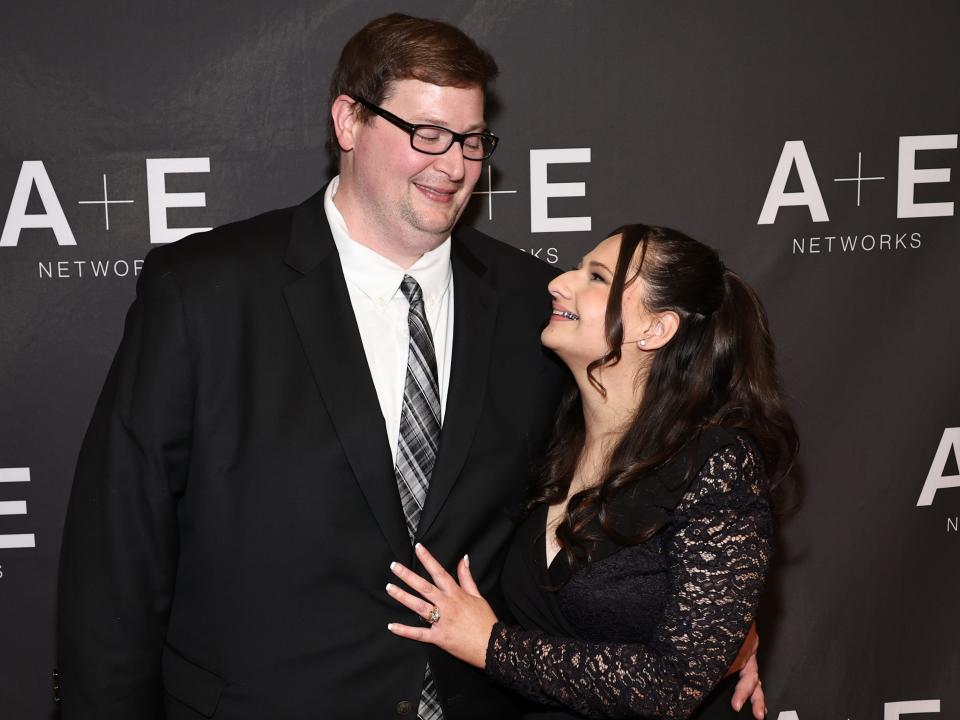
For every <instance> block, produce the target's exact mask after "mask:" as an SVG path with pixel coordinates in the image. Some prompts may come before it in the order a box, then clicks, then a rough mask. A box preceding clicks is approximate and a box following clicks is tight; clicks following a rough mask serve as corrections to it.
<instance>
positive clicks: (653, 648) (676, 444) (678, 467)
mask: <svg viewBox="0 0 960 720" xmlns="http://www.w3.org/2000/svg"><path fill="white" fill-rule="evenodd" d="M549 291H550V294H551V295H552V296H553V299H554V303H553V312H552V316H551V319H550V323H549V324H548V325H547V327H546V328H545V329H544V331H543V334H542V336H541V339H542V341H543V344H544V345H545V346H547V347H548V348H550V349H551V350H553V351H554V352H555V353H556V354H557V355H558V356H559V357H560V358H561V359H562V360H563V361H564V362H565V363H566V364H567V366H568V367H569V368H570V370H571V373H572V376H573V379H574V380H575V387H573V388H571V390H570V392H569V393H568V394H567V395H566V397H565V398H564V401H563V402H562V404H561V409H560V413H559V417H558V420H557V424H556V428H555V432H554V435H553V439H552V443H551V447H550V449H549V451H548V454H547V459H546V463H545V469H544V472H543V473H542V477H541V480H540V482H539V484H538V486H537V487H535V488H534V490H533V493H532V495H531V497H530V499H529V501H528V504H527V508H526V510H527V514H526V517H525V519H524V521H523V523H522V524H521V525H520V527H519V528H518V531H517V533H516V536H515V537H514V540H513V542H512V545H511V548H510V551H509V553H508V556H507V560H506V564H505V566H504V571H503V577H502V587H503V592H504V595H505V596H506V599H507V601H508V603H509V604H510V607H511V610H512V611H513V614H514V616H515V618H516V619H517V620H518V621H519V623H520V624H519V625H506V624H504V623H501V622H499V621H498V620H497V618H496V617H495V616H494V613H493V611H492V610H491V608H490V606H489V605H488V604H487V603H486V601H484V600H483V598H482V597H480V594H479V592H478V591H477V587H476V585H475V584H474V582H473V580H472V578H471V576H470V571H469V560H468V558H466V557H465V558H463V560H462V561H461V562H460V563H459V566H458V568H457V570H458V577H459V584H458V583H457V581H455V580H454V579H453V578H452V577H450V576H449V575H448V574H447V573H446V572H445V571H444V570H443V568H442V567H441V566H440V565H439V564H438V563H437V562H436V561H435V560H434V559H433V558H432V557H431V556H430V555H429V552H427V550H426V549H425V548H423V547H419V546H418V548H417V556H418V558H419V559H420V560H421V562H422V563H423V565H424V567H425V568H426V569H427V571H428V572H430V574H431V576H432V578H433V583H430V582H428V581H426V580H425V579H423V578H421V577H419V576H418V575H416V574H414V573H413V572H412V571H410V570H408V569H406V568H404V567H402V566H400V565H399V564H397V563H394V565H393V566H392V569H393V571H394V572H395V573H396V575H397V576H398V577H399V578H400V579H402V580H403V581H404V582H405V583H406V584H407V585H408V586H409V587H411V588H412V589H413V590H414V591H416V592H417V593H419V597H418V596H416V595H413V594H410V593H408V592H406V591H404V590H402V589H401V588H399V587H396V586H394V585H389V586H388V592H389V593H390V595H391V596H392V597H393V598H394V599H396V600H398V601H399V602H400V603H402V604H403V605H405V606H406V607H408V608H410V609H411V610H413V611H414V612H416V613H418V614H419V615H420V616H421V617H423V618H425V619H426V620H427V621H428V622H430V623H431V627H429V628H411V627H407V626H404V625H399V624H391V625H390V630H391V631H392V632H394V633H396V634H397V635H401V636H403V637H408V638H412V639H416V640H421V641H424V642H430V643H434V644H436V645H437V646H439V647H441V648H443V649H444V650H446V651H448V652H450V653H451V654H453V655H455V656H456V657H458V658H460V659H461V660H464V661H466V662H469V663H471V664H473V665H475V666H476V667H480V668H484V669H485V671H486V673H487V674H488V675H489V676H490V677H492V678H493V679H494V680H496V681H498V682H500V683H502V684H503V685H505V686H507V687H509V688H511V689H512V690H514V691H516V692H518V693H520V694H521V695H523V696H525V697H526V698H528V699H529V700H531V701H533V702H534V703H536V704H537V707H538V709H533V710H531V716H540V717H555V718H561V717H570V718H572V717H634V716H637V715H641V716H646V717H670V718H675V717H679V718H684V717H689V716H691V715H695V716H696V717H698V718H706V717H710V718H716V717H724V716H726V715H727V714H733V711H732V710H731V709H729V707H728V705H727V702H726V695H727V694H728V693H729V691H730V690H732V682H733V679H732V678H731V679H730V680H727V681H724V682H723V683H721V679H722V677H723V674H724V670H725V669H726V668H727V667H728V665H729V664H730V661H731V660H732V659H733V658H734V656H735V655H736V654H737V650H738V648H739V647H740V645H741V643H742V641H743V639H744V636H745V635H746V633H747V630H748V628H749V627H750V624H751V622H752V620H753V617H754V615H755V613H756V607H757V603H758V600H759V596H760V592H761V589H762V586H763V580H764V577H765V574H766V571H767V567H768V564H769V559H770V553H771V540H772V534H773V533H772V523H771V513H770V505H769V502H768V496H769V491H770V488H771V486H772V485H773V484H775V483H776V482H777V481H779V480H780V479H781V478H782V477H784V476H785V475H786V474H787V472H788V470H789V468H790V465H791V463H792V461H793V458H794V457H795V455H796V451H797V437H796V433H795V430H794V425H793V421H792V420H791V418H790V416H789V414H788V413H787V412H786V410H785V407H784V401H783V395H782V393H781V390H780V387H779V382H778V379H777V372H776V364H775V359H774V351H773V344H772V342H771V339H770V335H769V332H768V330H767V322H766V316H765V313H764V311H763V308H762V306H761V304H760V301H759V299H758V298H757V296H756V294H755V293H754V292H753V290H751V289H750V288H749V287H748V286H747V285H746V284H745V283H744V282H743V280H741V279H740V277H739V276H738V275H736V274H735V273H733V272H731V271H730V270H727V269H726V268H725V267H724V265H723V263H722V262H721V261H720V258H719V256H718V255H717V253H716V251H714V250H712V249H711V248H708V247H707V246H705V245H703V244H701V243H699V242H697V241H695V240H692V239H691V238H689V237H686V236H685V235H683V234H681V233H678V232H676V231H673V230H670V229H667V228H660V227H648V226H645V225H628V226H624V227H622V228H620V229H618V230H616V231H615V232H614V233H613V234H612V235H611V236H610V237H608V238H607V239H606V240H604V241H603V242H602V243H600V245H598V246H597V247H596V248H595V249H594V250H593V251H591V252H590V253H589V254H588V255H587V256H586V257H585V258H584V259H583V262H582V263H581V265H580V266H579V267H577V268H576V269H575V270H571V271H570V272H568V273H565V274H563V275H561V276H560V277H558V278H556V279H555V280H554V281H553V282H552V283H550V286H549ZM718 684H721V685H724V686H730V687H723V686H721V687H718ZM540 713H542V714H540Z"/></svg>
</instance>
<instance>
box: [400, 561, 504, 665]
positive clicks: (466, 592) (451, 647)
mask: <svg viewBox="0 0 960 720" xmlns="http://www.w3.org/2000/svg"><path fill="white" fill-rule="evenodd" d="M416 553H417V558H418V559H419V560H420V562H421V563H422V564H423V567H424V568H425V569H426V571H427V572H428V573H430V577H431V578H432V579H433V583H432V584H431V583H429V582H427V581H426V580H424V579H423V578H422V577H420V576H419V575H417V574H416V573H415V572H413V571H412V570H410V569H408V568H405V567H404V566H403V565H401V564H400V563H396V562H395V563H391V565H390V570H392V571H393V574H394V575H396V576H397V577H398V578H400V579H401V580H403V582H405V583H406V584H407V586H409V587H410V588H411V589H413V590H414V591H416V592H417V593H419V594H420V596H421V597H417V596H416V595H412V594H410V593H408V592H406V591H405V590H402V589H401V588H399V587H397V586H396V585H393V584H389V583H388V584H387V593H388V594H389V595H390V597H392V598H393V599H394V600H396V601H397V602H398V603H400V604H401V605H403V606H404V607H407V608H409V609H410V610H413V612H415V613H416V614H417V615H419V616H420V617H422V618H423V619H424V620H425V621H427V622H430V621H431V620H432V619H433V618H437V619H436V620H435V621H433V622H431V624H430V627H410V626H409V625H401V624H399V623H390V624H389V625H387V629H388V630H389V631H390V632H392V633H393V634H394V635H399V636H400V637H405V638H410V639H411V640H419V641H420V642H426V643H431V644H433V645H436V646H437V647H438V648H440V649H442V650H446V651H447V652H448V653H450V654H451V655H453V656H454V657H455V658H459V659H460V660H463V661H464V662H467V663H470V664H471V665H473V666H474V667H478V668H483V667H484V665H485V664H486V657H487V643H489V642H490V633H491V631H492V630H493V626H494V625H495V624H496V622H497V616H496V615H494V613H493V608H491V607H490V605H489V604H488V603H487V601H486V600H484V599H483V597H481V595H480V591H479V590H478V589H477V585H476V583H475V582H474V581H473V576H472V575H471V574H470V561H469V559H468V558H467V556H466V555H464V556H463V558H462V559H461V560H460V562H459V563H457V577H458V578H459V580H460V582H459V584H458V583H457V581H456V580H455V579H454V578H453V577H452V576H451V575H450V574H449V573H448V572H447V571H446V570H444V569H443V566H442V565H441V564H440V563H439V562H437V560H436V559H435V558H434V557H433V555H431V554H430V553H429V552H428V551H427V549H426V548H425V547H423V545H421V544H420V543H417V546H416ZM431 613H432V617H431ZM438 615H439V617H437V616H438Z"/></svg>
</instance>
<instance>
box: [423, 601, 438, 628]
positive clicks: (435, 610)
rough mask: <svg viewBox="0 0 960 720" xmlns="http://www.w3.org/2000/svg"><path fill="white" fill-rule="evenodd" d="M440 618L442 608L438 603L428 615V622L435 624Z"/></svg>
mask: <svg viewBox="0 0 960 720" xmlns="http://www.w3.org/2000/svg"><path fill="white" fill-rule="evenodd" d="M439 619H440V608H438V607H437V606H436V605H434V606H433V610H431V611H430V614H429V615H427V618H426V620H427V622H428V623H430V624H431V625H433V624H434V623H436V622H437V621H438V620H439Z"/></svg>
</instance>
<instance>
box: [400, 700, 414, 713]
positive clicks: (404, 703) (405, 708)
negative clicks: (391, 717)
mask: <svg viewBox="0 0 960 720" xmlns="http://www.w3.org/2000/svg"><path fill="white" fill-rule="evenodd" d="M412 712H413V703H412V702H410V701H409V700H401V701H400V702H398V703H397V715H409V714H410V713H412Z"/></svg>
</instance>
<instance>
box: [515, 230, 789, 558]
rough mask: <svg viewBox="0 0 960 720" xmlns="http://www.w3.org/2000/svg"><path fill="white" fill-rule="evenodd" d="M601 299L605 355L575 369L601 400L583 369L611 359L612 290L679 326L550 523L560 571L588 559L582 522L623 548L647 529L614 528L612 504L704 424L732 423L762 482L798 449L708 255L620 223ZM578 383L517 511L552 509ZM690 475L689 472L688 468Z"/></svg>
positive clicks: (571, 464) (570, 444)
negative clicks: (589, 473) (762, 473)
mask: <svg viewBox="0 0 960 720" xmlns="http://www.w3.org/2000/svg"><path fill="white" fill-rule="evenodd" d="M615 235H620V236H621V242H620V254H619V256H618V258H617V265H616V269H615V271H614V274H613V279H612V281H611V287H610V295H609V298H608V300H607V308H606V316H605V331H606V340H607V347H608V348H609V350H608V351H607V353H606V354H605V355H604V356H603V357H600V358H597V359H596V360H594V361H593V362H592V363H590V364H589V365H588V367H587V371H588V374H589V378H590V382H591V384H592V385H593V386H594V387H595V388H596V389H597V390H598V391H599V392H601V393H602V394H604V395H605V394H606V389H605V388H604V387H603V385H602V383H601V382H600V380H599V379H598V378H597V377H596V375H595V372H596V371H597V370H598V369H600V368H603V367H607V366H611V365H615V364H617V363H618V362H619V361H620V359H621V348H622V345H623V344H624V342H625V341H624V337H623V315H622V303H623V291H624V289H625V288H626V287H627V286H629V285H630V284H631V283H633V282H634V281H636V279H637V278H642V279H643V282H644V284H645V287H646V297H645V298H644V301H643V302H644V307H645V309H646V310H648V311H649V312H652V313H657V312H664V311H673V312H675V313H676V314H677V315H678V316H679V318H680V323H679V326H678V328H677V331H676V333H675V335H674V336H673V338H671V340H670V341H669V342H668V343H667V344H666V345H664V346H663V347H661V348H659V349H658V350H657V351H656V352H655V353H654V354H653V358H652V361H651V362H650V364H649V366H648V367H647V368H646V369H645V372H646V385H645V389H644V394H643V400H642V402H641V403H640V406H639V407H638V408H637V411H636V414H635V415H634V417H633V419H632V421H631V423H630V425H629V427H628V428H627V430H626V432H624V434H623V437H622V438H621V439H620V440H619V442H618V443H617V445H616V446H615V447H614V448H613V451H612V453H611V456H610V458H609V461H608V463H607V465H606V467H605V469H604V471H603V472H602V477H601V481H600V483H599V484H597V485H595V486H593V487H590V488H587V489H585V490H582V491H580V492H578V493H576V494H575V495H574V496H573V497H572V498H571V499H570V502H569V503H568V505H567V510H566V513H565V515H564V517H563V519H562V520H561V522H560V524H559V525H558V527H557V540H558V542H559V545H560V547H561V552H563V553H565V555H566V560H567V562H568V563H569V565H570V566H571V567H573V566H574V564H575V563H577V562H578V561H579V562H585V563H586V564H587V565H589V564H590V562H591V561H592V556H593V550H594V547H595V543H596V542H597V541H598V540H600V539H601V538H599V537H597V536H596V535H595V534H594V533H592V532H591V530H590V528H588V526H589V525H590V524H591V523H592V522H593V521H594V520H595V519H598V520H599V523H600V527H601V528H602V530H603V532H604V533H605V534H606V536H607V537H609V538H611V539H613V540H614V541H616V542H618V543H621V544H625V545H630V544H636V543H639V542H643V541H644V540H646V539H648V538H649V537H650V535H651V534H652V533H653V532H654V529H641V530H640V531H639V532H638V533H636V534H634V535H629V536H624V535H622V534H621V533H620V532H619V531H618V530H617V528H615V527H614V522H613V518H614V513H613V506H612V503H613V501H614V500H615V499H616V498H617V497H619V496H620V495H622V494H623V493H624V492H626V491H628V490H630V489H631V488H633V487H635V486H636V485H637V484H638V483H642V482H643V481H644V478H645V477H648V476H649V474H650V473H651V471H653V470H656V469H657V468H659V467H660V466H662V465H663V464H664V463H666V462H668V461H669V460H670V459H671V458H673V457H674V456H675V455H676V454H677V453H678V451H679V450H680V449H681V447H683V446H684V445H685V444H686V443H687V442H688V441H690V440H691V439H695V438H696V437H697V436H698V434H699V433H700V432H701V431H703V430H705V429H707V428H709V427H712V426H724V427H729V428H739V429H742V430H744V431H746V432H747V433H749V435H750V437H751V438H752V439H753V441H754V443H755V444H756V446H757V448H758V450H759V452H760V455H761V456H762V459H763V464H764V468H765V470H766V473H767V475H768V477H769V478H770V481H771V485H772V486H776V485H777V484H779V483H780V482H781V481H782V480H784V479H785V478H786V477H788V475H789V474H790V470H791V468H792V465H793V462H794V459H795V458H796V455H797V451H798V448H799V443H798V438H797V432H796V427H795V425H794V422H793V419H792V417H791V416H790V413H789V412H788V411H787V408H786V402H785V398H784V394H783V391H782V389H781V384H780V380H779V377H778V372H777V363H776V355H775V352H774V345H773V341H772V340H771V338H770V331H769V327H768V323H767V315H766V312H765V311H764V309H763V305H762V304H761V302H760V298H759V297H757V294H756V292H754V290H753V289H752V288H751V287H750V286H749V285H747V283H746V282H744V280H743V279H742V278H741V277H740V276H739V275H737V274H736V273H735V272H733V271H731V270H729V269H727V268H726V267H725V266H724V264H723V262H722V261H721V260H720V256H719V255H718V254H717V251H716V250H714V249H713V248H710V247H708V246H706V245H704V244H703V243H701V242H698V241H696V240H694V239H693V238H690V237H687V236H686V235H684V234H683V233H680V232H677V231H676V230H671V229H670V228H665V227H656V226H648V225H624V226H622V227H619V228H617V229H616V230H614V231H613V232H612V233H610V236H615ZM584 434H585V433H584V421H583V409H582V404H581V397H580V391H579V388H578V387H577V386H576V385H573V386H572V387H571V388H570V389H569V390H568V391H567V392H566V393H565V395H564V397H563V398H562V400H561V403H560V409H559V411H558V416H557V420H556V425H555V427H554V432H553V436H552V439H551V441H550V444H549V446H548V449H547V453H546V457H545V460H544V465H543V470H542V472H541V476H540V480H539V482H538V483H537V484H536V485H535V486H534V488H533V489H532V493H531V495H530V497H529V498H528V501H527V504H526V509H527V510H528V511H529V510H532V509H533V507H535V506H536V505H538V504H540V503H546V504H549V505H553V504H556V503H558V502H561V501H562V500H563V499H564V498H565V497H566V496H567V493H568V492H569V490H570V482H571V480H572V478H573V475H574V471H575V470H576V467H577V463H578V462H579V459H580V455H581V452H582V451H583V446H584ZM697 469H698V468H691V469H689V470H688V472H693V471H695V470H697Z"/></svg>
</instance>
